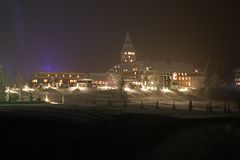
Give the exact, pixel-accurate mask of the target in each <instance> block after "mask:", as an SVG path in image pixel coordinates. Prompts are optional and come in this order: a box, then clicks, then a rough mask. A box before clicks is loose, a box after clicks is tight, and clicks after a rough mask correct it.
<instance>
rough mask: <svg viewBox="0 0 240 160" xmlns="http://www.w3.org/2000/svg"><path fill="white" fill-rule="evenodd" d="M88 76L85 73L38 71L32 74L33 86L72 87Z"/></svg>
mask: <svg viewBox="0 0 240 160" xmlns="http://www.w3.org/2000/svg"><path fill="white" fill-rule="evenodd" d="M84 78H87V74H85V73H64V72H37V73H34V74H33V75H32V76H31V83H30V84H31V86H32V87H39V86H51V87H72V86H76V84H77V82H78V81H79V80H80V79H84Z"/></svg>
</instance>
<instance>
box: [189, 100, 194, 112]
mask: <svg viewBox="0 0 240 160" xmlns="http://www.w3.org/2000/svg"><path fill="white" fill-rule="evenodd" d="M192 110H193V106H192V100H190V101H189V106H188V111H192Z"/></svg>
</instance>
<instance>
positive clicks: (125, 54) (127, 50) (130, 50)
mask: <svg viewBox="0 0 240 160" xmlns="http://www.w3.org/2000/svg"><path fill="white" fill-rule="evenodd" d="M121 61H122V62H135V61H136V55H135V49H134V47H133V43H132V40H131V37H130V34H129V33H127V35H126V38H125V42H124V44H123V48H122V51H121Z"/></svg>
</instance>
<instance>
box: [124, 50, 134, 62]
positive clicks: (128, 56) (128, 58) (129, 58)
mask: <svg viewBox="0 0 240 160" xmlns="http://www.w3.org/2000/svg"><path fill="white" fill-rule="evenodd" d="M121 62H123V63H127V62H130V63H131V62H136V55H135V52H123V53H121Z"/></svg>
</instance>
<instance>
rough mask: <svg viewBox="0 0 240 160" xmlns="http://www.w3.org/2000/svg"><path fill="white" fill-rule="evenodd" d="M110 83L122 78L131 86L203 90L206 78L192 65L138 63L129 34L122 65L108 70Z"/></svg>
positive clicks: (126, 39)
mask: <svg viewBox="0 0 240 160" xmlns="http://www.w3.org/2000/svg"><path fill="white" fill-rule="evenodd" d="M108 73H109V79H110V83H113V84H115V85H116V84H117V82H118V81H119V79H120V78H123V79H124V80H125V82H127V83H128V84H130V85H135V86H139V87H141V88H148V89H157V88H160V87H161V88H163V87H166V88H172V87H192V88H202V87H203V81H204V76H203V74H202V73H201V72H199V70H196V69H195V68H194V67H193V66H192V65H189V64H185V63H180V62H165V61H137V59H136V50H135V49H134V46H133V42H132V40H131V38H130V35H129V33H127V35H126V38H125V42H124V44H123V48H122V50H121V63H119V64H116V65H114V66H113V67H111V68H110V69H109V70H108Z"/></svg>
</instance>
